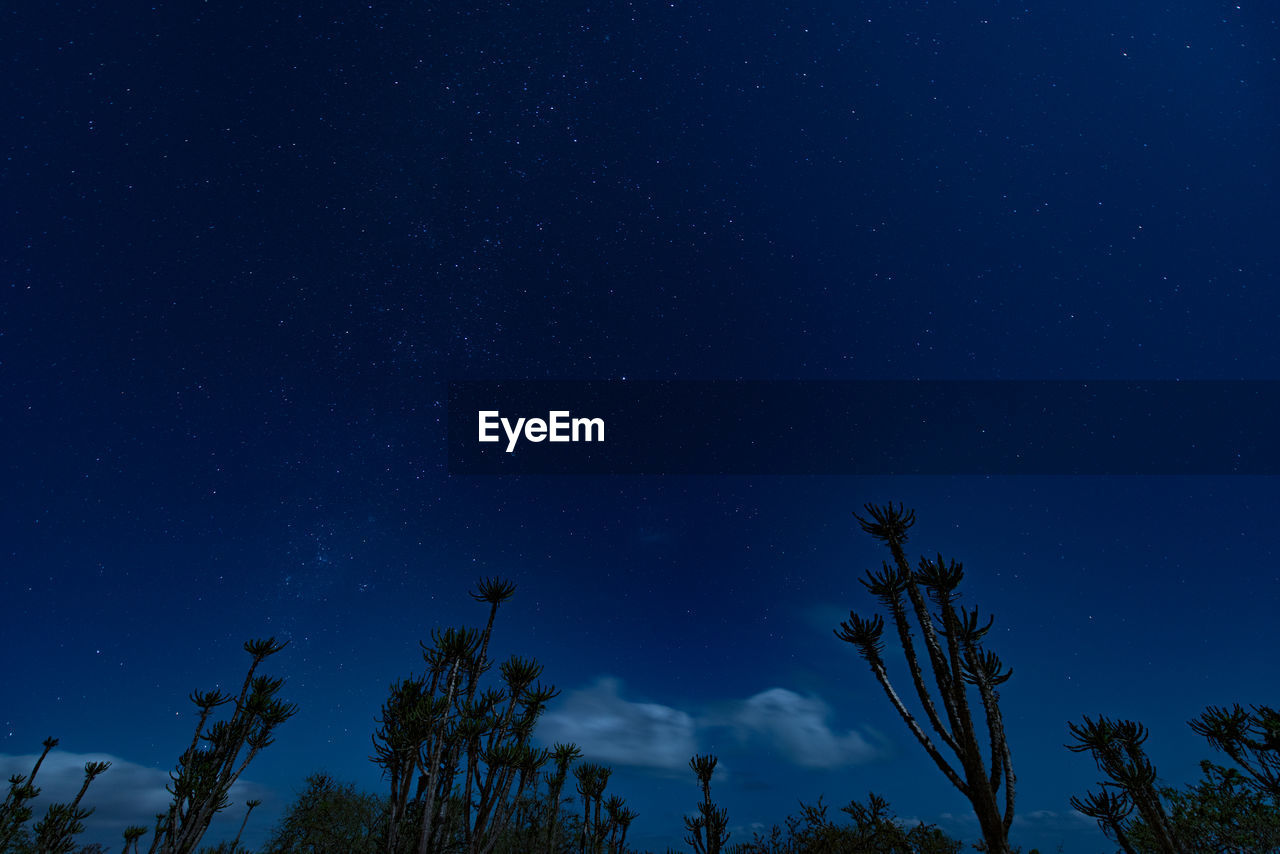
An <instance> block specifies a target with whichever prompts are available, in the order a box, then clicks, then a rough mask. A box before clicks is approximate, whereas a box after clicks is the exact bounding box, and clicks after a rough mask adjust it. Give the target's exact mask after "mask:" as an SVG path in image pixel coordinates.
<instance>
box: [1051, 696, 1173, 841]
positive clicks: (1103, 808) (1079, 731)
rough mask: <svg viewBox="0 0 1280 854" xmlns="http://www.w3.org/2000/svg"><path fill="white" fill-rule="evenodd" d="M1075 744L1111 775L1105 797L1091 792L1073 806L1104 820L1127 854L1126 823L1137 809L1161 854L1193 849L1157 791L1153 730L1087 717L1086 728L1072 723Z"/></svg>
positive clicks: (1102, 823) (1075, 749) (1105, 785)
mask: <svg viewBox="0 0 1280 854" xmlns="http://www.w3.org/2000/svg"><path fill="white" fill-rule="evenodd" d="M1068 727H1069V728H1070V730H1071V736H1072V738H1074V739H1075V743H1074V744H1068V745H1067V749H1068V750H1071V751H1073V752H1075V753H1083V752H1085V751H1088V752H1089V753H1091V754H1092V755H1093V759H1094V762H1096V763H1097V765H1098V770H1099V771H1101V772H1102V773H1103V774H1106V775H1107V778H1108V779H1107V780H1106V781H1104V782H1103V783H1102V784H1101V786H1102V791H1101V793H1092V792H1091V793H1089V795H1088V796H1087V798H1086V799H1085V800H1080V799H1078V798H1072V799H1071V805H1072V806H1073V807H1075V808H1076V809H1078V810H1080V812H1082V813H1084V814H1085V815H1087V816H1091V817H1092V818H1094V819H1096V820H1097V821H1098V824H1099V826H1100V827H1101V828H1102V830H1103V832H1104V833H1106V832H1107V831H1108V830H1110V831H1111V832H1112V833H1113V834H1114V835H1115V838H1116V841H1117V842H1118V843H1120V845H1121V846H1122V847H1124V848H1125V850H1126V851H1132V850H1133V849H1132V848H1130V847H1127V846H1129V845H1131V844H1132V840H1131V839H1129V838H1128V836H1127V835H1126V834H1125V833H1124V825H1123V822H1124V819H1125V817H1126V816H1127V815H1128V814H1129V813H1130V812H1131V811H1132V810H1135V809H1136V810H1137V812H1138V815H1139V816H1141V817H1142V821H1143V822H1144V823H1145V824H1146V826H1147V827H1148V828H1149V829H1150V833H1151V836H1152V839H1153V840H1154V843H1155V845H1156V850H1157V851H1160V852H1162V854H1184V852H1186V851H1187V850H1188V849H1187V848H1186V846H1185V845H1184V844H1183V843H1182V842H1181V841H1180V840H1179V839H1178V838H1177V835H1176V833H1175V832H1174V829H1173V827H1172V826H1171V825H1170V823H1169V816H1168V814H1166V813H1165V810H1164V805H1163V804H1162V803H1161V801H1160V794H1159V792H1157V791H1156V767H1155V765H1153V764H1151V760H1150V759H1148V758H1147V754H1146V751H1145V750H1143V747H1142V745H1143V744H1144V743H1145V742H1146V740H1147V728H1146V727H1144V726H1143V725H1142V724H1140V723H1136V722H1134V721H1129V720H1118V721H1113V720H1111V719H1109V718H1105V717H1101V716H1099V717H1098V719H1097V720H1093V719H1091V718H1089V717H1088V716H1087V715H1086V716H1085V718H1084V721H1083V723H1080V724H1074V723H1069V724H1068Z"/></svg>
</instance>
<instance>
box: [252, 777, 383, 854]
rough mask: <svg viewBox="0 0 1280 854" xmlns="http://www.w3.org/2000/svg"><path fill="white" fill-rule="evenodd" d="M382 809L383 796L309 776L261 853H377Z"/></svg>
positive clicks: (380, 838) (349, 785)
mask: <svg viewBox="0 0 1280 854" xmlns="http://www.w3.org/2000/svg"><path fill="white" fill-rule="evenodd" d="M386 811H387V804H386V800H385V799H384V798H380V797H378V796H376V795H371V794H368V793H365V792H359V791H356V787H355V786H354V785H352V784H351V783H335V782H334V781H333V779H332V778H331V777H329V775H327V774H312V775H311V776H309V777H307V780H306V788H305V789H303V791H302V792H301V793H300V794H299V795H298V797H297V799H296V800H294V802H293V804H291V805H290V807H289V808H288V810H287V811H286V812H285V814H284V817H283V818H282V819H281V820H280V823H279V824H277V825H276V827H275V829H274V830H273V831H272V833H271V837H270V839H269V840H268V841H267V843H266V845H265V846H264V847H263V849H262V854H310V852H316V851H344V852H349V854H377V852H379V851H381V850H382V845H383V837H384V836H385V834H386Z"/></svg>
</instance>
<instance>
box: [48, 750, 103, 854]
mask: <svg viewBox="0 0 1280 854" xmlns="http://www.w3.org/2000/svg"><path fill="white" fill-rule="evenodd" d="M110 767H111V763H110V762H86V763H85V766H84V782H83V783H82V784H81V785H80V791H79V792H77V793H76V796H75V799H74V800H73V801H72V802H71V803H69V804H62V803H58V804H50V805H49V809H48V810H47V811H46V812H45V814H44V818H43V819H41V820H40V822H39V823H38V824H37V825H36V826H35V835H36V851H37V852H39V854H70V852H71V851H72V850H74V849H75V847H76V841H75V838H76V836H78V835H79V834H81V833H83V832H84V820H85V819H86V818H88V817H89V816H90V815H92V814H93V807H87V808H86V807H81V806H80V801H81V800H82V799H83V798H84V795H85V792H87V791H89V785H90V784H91V783H93V781H94V780H95V779H96V778H97V777H98V775H100V774H101V773H102V772H103V771H106V770H107V769H108V768H110Z"/></svg>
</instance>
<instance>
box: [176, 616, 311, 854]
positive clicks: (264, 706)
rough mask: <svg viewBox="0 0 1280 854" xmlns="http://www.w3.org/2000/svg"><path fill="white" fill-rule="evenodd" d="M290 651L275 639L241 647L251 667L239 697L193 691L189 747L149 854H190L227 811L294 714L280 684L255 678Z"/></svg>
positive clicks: (215, 691)
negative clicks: (224, 714)
mask: <svg viewBox="0 0 1280 854" xmlns="http://www.w3.org/2000/svg"><path fill="white" fill-rule="evenodd" d="M286 646H288V642H285V643H277V642H276V640H275V638H267V639H265V640H251V641H248V642H246V643H245V645H244V649H245V652H247V653H249V655H250V657H251V658H252V663H251V664H250V665H249V670H248V672H247V673H246V674H245V677H244V683H243V684H242V685H241V687H240V693H239V694H237V695H235V696H231V695H225V694H223V693H222V692H221V691H218V690H213V691H193V692H192V693H191V697H190V699H191V702H192V703H194V704H195V705H196V707H197V708H199V709H200V717H199V718H198V720H197V722H196V728H195V733H194V734H193V735H192V736H191V743H190V745H189V746H188V747H187V749H186V750H185V751H184V752H183V754H182V756H181V757H179V759H178V766H177V768H176V769H174V770H173V771H171V772H170V774H169V778H170V782H169V784H168V787H167V788H168V790H169V793H170V794H171V795H173V800H172V802H171V803H170V805H169V811H168V813H167V814H163V815H161V816H160V817H158V820H157V823H156V834H155V836H154V837H153V839H152V842H151V849H150V851H151V854H155V852H157V851H158V852H160V854H191V852H193V851H195V850H196V846H198V845H199V844H200V840H201V839H202V838H203V837H204V834H205V831H206V830H208V829H209V823H210V822H211V821H213V817H214V816H215V815H216V814H217V813H218V812H220V811H221V810H223V809H225V808H226V807H227V804H228V803H229V793H230V791H231V787H232V786H233V785H235V782H236V780H238V779H240V775H241V774H243V773H244V769H245V768H247V767H248V766H249V763H250V762H252V761H253V760H254V759H255V758H256V757H257V755H258V754H259V753H261V752H262V751H263V750H264V749H266V748H267V747H269V746H270V745H271V744H272V743H274V741H275V738H274V733H275V730H276V727H278V726H279V725H280V724H282V723H284V722H285V721H286V720H288V719H289V718H291V717H293V715H294V714H296V713H297V711H298V707H297V706H296V705H294V704H292V703H285V702H283V701H281V700H278V699H276V694H277V693H279V691H280V688H281V687H283V685H284V680H283V679H280V678H277V677H271V676H258V675H255V673H256V672H257V669H258V665H260V664H261V663H262V662H263V661H264V660H265V659H266V658H268V657H269V656H272V655H275V654H276V653H277V652H279V651H280V650H282V649H284V648H285V647H286ZM227 704H231V705H232V709H231V716H230V718H228V719H227V720H220V721H215V722H213V723H210V718H211V717H212V715H213V712H214V710H215V709H217V708H218V707H220V706H224V705H227Z"/></svg>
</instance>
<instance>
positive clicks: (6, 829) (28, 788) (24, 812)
mask: <svg viewBox="0 0 1280 854" xmlns="http://www.w3.org/2000/svg"><path fill="white" fill-rule="evenodd" d="M57 746H58V739H56V738H46V739H45V740H44V743H43V747H44V750H43V751H42V752H41V753H40V756H39V757H38V758H37V759H36V761H35V765H33V766H32V768H31V773H30V774H29V775H23V774H14V775H13V776H12V777H10V778H9V792H8V794H6V795H5V799H4V802H3V803H0V851H7V850H9V846H10V845H11V844H13V843H14V842H16V841H17V840H18V837H20V836H22V835H23V833H24V831H23V829H22V828H23V825H25V824H26V823H27V821H28V819H30V818H31V807H30V806H28V804H29V802H30V801H33V800H35V799H36V797H38V796H39V794H40V789H39V788H37V787H36V785H35V782H36V775H37V774H39V773H40V766H41V765H43V764H44V760H45V757H46V756H48V755H49V751H51V750H53V749H54V748H55V747H57Z"/></svg>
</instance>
